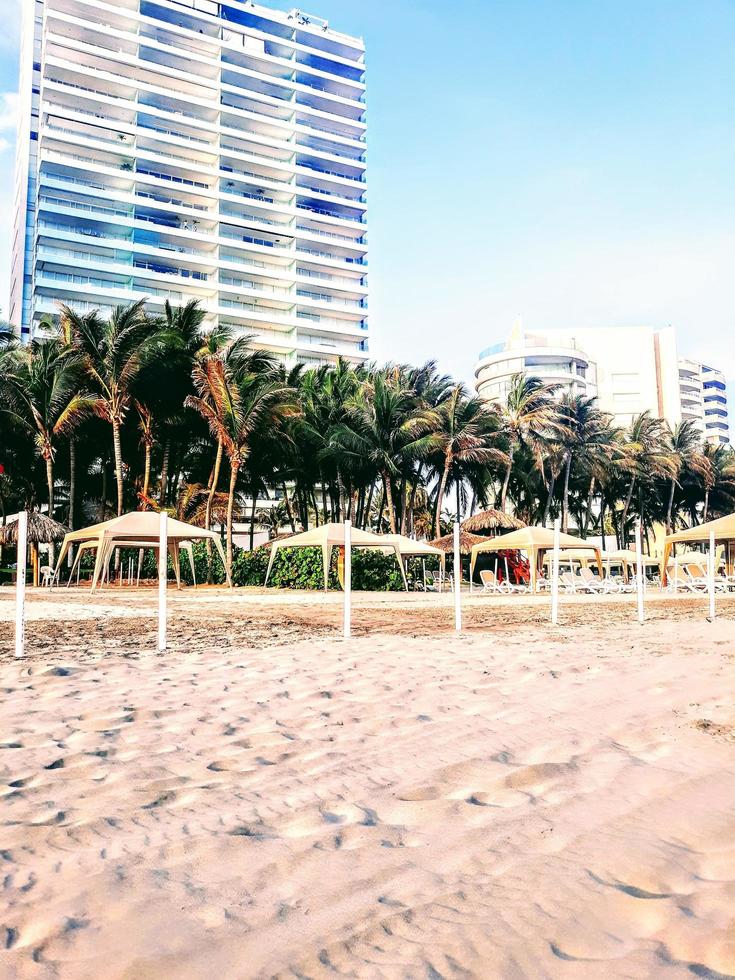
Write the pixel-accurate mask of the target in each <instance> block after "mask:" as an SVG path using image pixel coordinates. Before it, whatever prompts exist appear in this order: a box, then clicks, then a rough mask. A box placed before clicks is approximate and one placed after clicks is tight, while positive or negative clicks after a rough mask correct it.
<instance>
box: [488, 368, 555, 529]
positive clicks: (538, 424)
mask: <svg viewBox="0 0 735 980" xmlns="http://www.w3.org/2000/svg"><path fill="white" fill-rule="evenodd" d="M558 389H559V386H558V385H555V384H550V383H548V382H546V381H542V380H541V378H537V377H534V376H533V375H527V374H522V373H519V374H514V375H513V377H512V378H511V379H510V389H509V391H508V396H507V398H506V402H505V405H501V406H500V417H501V432H502V433H503V435H504V436H505V437H506V439H507V442H508V462H507V464H506V469H505V477H504V479H503V485H502V489H501V491H500V509H501V510H502V511H503V512H504V513H505V509H506V503H507V496H508V484H509V483H510V476H511V472H512V469H513V458H514V456H515V453H516V451H517V449H518V447H519V446H520V445H521V443H525V444H526V445H528V446H529V448H530V449H531V450H532V451H535V453H536V454H537V456H538V460H539V463H540V462H541V460H540V454H539V440H540V439H541V437H542V436H543V435H544V434H550V433H551V434H553V433H554V432H557V431H559V429H560V428H561V425H560V422H559V417H558V410H557V403H556V400H555V395H556V393H557V391H558Z"/></svg>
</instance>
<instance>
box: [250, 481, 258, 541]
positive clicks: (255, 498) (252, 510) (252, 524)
mask: <svg viewBox="0 0 735 980" xmlns="http://www.w3.org/2000/svg"><path fill="white" fill-rule="evenodd" d="M257 502H258V491H257V490H256V489H255V488H253V505H252V507H251V508H250V550H251V551H252V550H253V548H254V546H255V505H256V504H257Z"/></svg>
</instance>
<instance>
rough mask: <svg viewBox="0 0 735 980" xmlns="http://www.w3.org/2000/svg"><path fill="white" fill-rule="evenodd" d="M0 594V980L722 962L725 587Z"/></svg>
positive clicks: (734, 750)
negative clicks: (554, 624)
mask: <svg viewBox="0 0 735 980" xmlns="http://www.w3.org/2000/svg"><path fill="white" fill-rule="evenodd" d="M11 599H12V594H11V592H10V590H0V621H2V623H1V625H2V639H1V640H0V685H1V686H2V702H1V704H0V800H1V802H0V976H1V977H3V978H6V977H8V978H62V980H64V978H75V980H76V978H85V980H86V978H90V980H91V978H94V980H103V978H105V980H106V978H110V980H112V978H114V980H118V978H119V980H122V978H125V980H143V978H159V977H166V978H169V977H170V978H176V980H188V978H197V980H198V978H217V980H229V978H233V980H235V978H250V977H284V978H286V977H289V978H297V977H313V978H317V977H334V976H346V977H371V978H372V977H400V978H403V977H407V978H429V980H437V978H442V977H444V978H450V977H452V978H454V977H509V978H520V977H533V978H536V977H564V978H566V977H571V978H589V977H628V978H636V977H689V978H691V977H692V976H700V977H708V978H720V977H727V976H733V975H735V699H734V698H733V694H734V693H735V632H734V630H733V627H734V625H735V599H718V612H719V613H720V618H718V620H717V621H716V622H715V623H708V622H706V620H705V615H706V600H702V599H693V600H678V601H676V602H674V601H665V600H658V601H654V600H653V598H652V599H651V601H650V602H649V603H648V612H649V615H650V617H651V619H650V621H649V622H647V623H646V624H645V625H644V626H642V627H641V626H639V625H638V624H637V622H636V621H635V608H634V603H633V602H632V600H631V601H623V600H621V601H617V602H614V601H606V600H598V599H595V600H587V601H584V602H582V601H573V600H572V599H571V598H565V599H564V600H563V602H562V612H561V621H562V625H560V627H558V628H557V629H556V630H553V629H552V628H551V627H550V626H549V624H548V600H544V601H541V602H538V601H535V600H519V601H517V602H516V601H514V600H512V599H511V600H506V599H501V600H497V599H496V598H495V597H474V598H473V599H471V600H470V599H468V601H467V608H466V611H465V623H466V625H467V632H465V633H463V634H462V635H461V636H456V635H455V634H454V633H453V631H452V626H453V618H452V611H451V598H450V597H438V596H421V597H402V596H398V597H396V596H382V597H377V596H372V597H365V596H359V597H358V596H356V597H355V624H356V625H355V633H356V635H355V637H354V638H353V639H352V640H350V641H348V642H344V641H343V640H341V639H340V637H339V632H338V628H339V623H340V609H341V607H340V597H339V596H334V597H329V599H325V598H324V597H321V596H294V595H293V594H291V595H282V594H280V595H279V594H275V595H268V596H262V595H258V594H257V593H256V592H250V593H243V592H240V591H239V590H238V594H237V596H236V597H235V598H230V597H229V596H227V595H224V594H223V593H222V592H221V591H220V590H212V591H207V590H201V591H200V592H199V593H198V594H195V593H193V592H192V591H191V590H188V591H184V592H182V593H181V594H179V595H176V594H175V593H171V603H170V637H171V649H170V650H169V651H167V652H166V653H165V654H163V655H158V654H156V653H155V637H156V623H155V619H154V618H153V611H154V609H155V591H154V590H153V589H151V590H150V591H149V592H144V593H141V592H126V591H125V590H111V591H109V592H107V593H105V594H100V595H98V596H97V597H92V596H91V595H90V594H89V593H88V592H85V591H84V590H71V591H69V592H65V590H56V591H54V592H53V593H49V592H44V591H41V590H38V591H36V590H33V591H31V592H30V593H29V606H28V620H29V621H28V630H27V637H28V656H27V657H26V658H25V659H24V660H22V661H14V660H13V658H12V656H11V653H12V613H13V607H12V602H11Z"/></svg>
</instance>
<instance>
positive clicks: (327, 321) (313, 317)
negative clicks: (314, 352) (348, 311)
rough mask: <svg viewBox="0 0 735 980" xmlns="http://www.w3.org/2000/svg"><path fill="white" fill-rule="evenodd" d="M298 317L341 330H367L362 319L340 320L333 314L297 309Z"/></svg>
mask: <svg viewBox="0 0 735 980" xmlns="http://www.w3.org/2000/svg"><path fill="white" fill-rule="evenodd" d="M296 318H297V319H299V320H308V321H309V322H310V323H314V324H318V325H319V326H320V327H321V326H328V327H337V328H338V329H340V330H366V329H367V326H366V325H365V324H364V323H363V322H362V321H356V320H338V319H337V317H333V316H321V315H320V314H319V313H306V312H305V311H304V310H297V311H296Z"/></svg>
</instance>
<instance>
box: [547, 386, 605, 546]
mask: <svg viewBox="0 0 735 980" xmlns="http://www.w3.org/2000/svg"><path fill="white" fill-rule="evenodd" d="M558 412H559V418H560V421H561V422H562V426H561V428H560V430H559V432H558V435H557V440H558V444H559V446H560V448H561V451H562V459H563V467H564V486H563V489H562V509H561V513H562V521H561V525H562V530H563V531H564V532H565V533H567V532H568V531H569V480H570V476H571V472H572V463H573V462H574V461H575V459H576V457H577V456H581V457H584V455H585V454H586V453H588V452H590V451H592V448H593V447H595V448H599V441H600V436H601V434H603V433H604V432H605V430H606V428H607V426H608V422H609V416H608V415H606V414H605V413H604V412H601V411H600V409H599V408H597V405H596V399H595V398H590V397H588V396H587V395H582V394H572V393H571V392H565V394H564V395H562V397H561V399H560V400H559V406H558ZM580 462H581V463H582V464H583V463H584V460H583V459H582V460H580Z"/></svg>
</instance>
